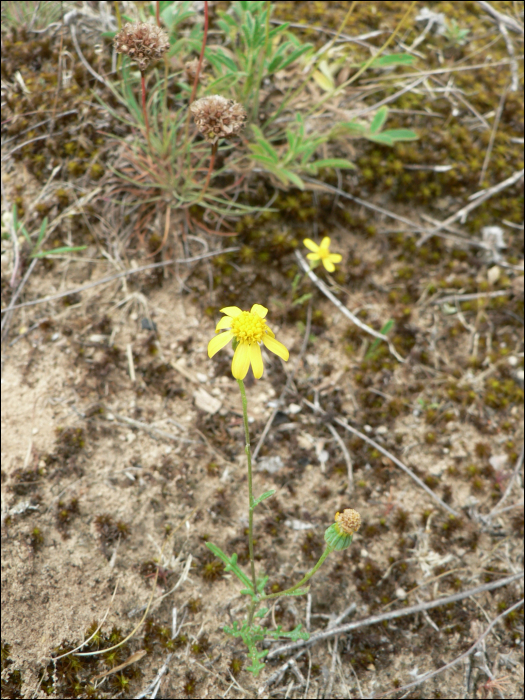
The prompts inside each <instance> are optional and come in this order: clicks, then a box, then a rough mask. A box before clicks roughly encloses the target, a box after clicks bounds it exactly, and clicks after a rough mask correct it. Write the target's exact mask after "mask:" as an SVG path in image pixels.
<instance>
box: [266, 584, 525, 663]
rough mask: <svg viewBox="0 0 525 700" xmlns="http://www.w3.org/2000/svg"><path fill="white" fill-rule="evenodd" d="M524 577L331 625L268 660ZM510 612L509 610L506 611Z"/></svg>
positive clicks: (454, 601)
mask: <svg viewBox="0 0 525 700" xmlns="http://www.w3.org/2000/svg"><path fill="white" fill-rule="evenodd" d="M521 578H523V571H520V572H518V573H517V574H514V575H513V576H508V577H507V578H503V579H500V580H499V581H491V582H490V583H485V584H483V585H482V586H477V587H476V588H471V589H469V590H468V591H463V592H461V593H454V594H453V595H450V596H447V597H446V598H438V600H431V601H429V602H427V603H420V604H419V603H418V605H412V606H410V607H409V608H401V609H400V610H392V611H391V612H388V613H383V614H382V615H373V616H371V617H367V618H365V619H364V620H356V621H355V622H348V623H347V624H346V625H341V627H331V628H330V629H327V630H324V631H323V632H318V633H317V634H313V635H312V636H311V637H310V639H308V640H301V641H298V642H294V643H292V644H286V645H284V646H282V647H278V648H277V649H272V651H270V653H269V654H268V656H267V657H266V658H267V659H268V660H270V659H274V658H275V657H276V656H280V655H281V654H288V653H290V652H291V651H294V650H295V649H299V648H300V647H305V646H310V645H311V644H315V643H316V642H319V641H321V640H323V639H328V638H330V637H335V635H337V634H348V632H351V631H352V630H356V629H359V628H361V627H368V626H370V625H376V624H378V623H379V622H385V621H386V620H395V619H396V618H398V617H405V615H415V614H416V613H419V612H422V611H423V610H432V609H433V608H438V607H440V606H441V605H448V604H449V603H456V602H457V601H459V600H463V599H464V598H470V596H473V595H477V594H478V593H485V592H486V591H493V590H495V589H497V588H502V587H503V586H507V585H509V584H511V583H514V581H518V580H519V579H521ZM505 612H506V613H508V612H510V608H509V610H506V611H505Z"/></svg>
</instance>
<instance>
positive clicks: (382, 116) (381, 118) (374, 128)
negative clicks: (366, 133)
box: [370, 107, 388, 134]
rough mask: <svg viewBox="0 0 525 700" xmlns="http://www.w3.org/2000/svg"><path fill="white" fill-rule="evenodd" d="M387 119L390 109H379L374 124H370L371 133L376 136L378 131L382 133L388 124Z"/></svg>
mask: <svg viewBox="0 0 525 700" xmlns="http://www.w3.org/2000/svg"><path fill="white" fill-rule="evenodd" d="M387 117H388V107H381V108H380V109H378V110H377V112H376V113H375V116H374V118H373V119H372V123H371V124H370V133H372V134H375V133H377V132H378V131H381V127H382V126H383V124H384V123H385V122H386V118H387Z"/></svg>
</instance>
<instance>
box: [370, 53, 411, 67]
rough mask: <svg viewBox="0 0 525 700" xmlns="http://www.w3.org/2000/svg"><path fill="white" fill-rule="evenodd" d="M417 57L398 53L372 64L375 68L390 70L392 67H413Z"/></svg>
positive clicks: (378, 59) (376, 60) (381, 58)
mask: <svg viewBox="0 0 525 700" xmlns="http://www.w3.org/2000/svg"><path fill="white" fill-rule="evenodd" d="M415 60H416V59H415V57H414V56H412V55H411V54H409V53H397V54H391V55H389V56H380V57H379V58H376V59H375V60H374V61H372V63H371V64H370V65H371V66H372V67H373V68H388V67H390V66H411V65H412V64H413V63H414V61H415Z"/></svg>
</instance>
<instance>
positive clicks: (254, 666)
mask: <svg viewBox="0 0 525 700" xmlns="http://www.w3.org/2000/svg"><path fill="white" fill-rule="evenodd" d="M327 247H328V246H325V248H327ZM221 313H222V314H224V316H223V317H222V318H221V320H220V321H219V322H218V324H217V327H216V329H215V333H216V335H215V337H213V338H212V339H211V340H210V342H209V344H208V356H209V357H210V358H211V357H213V356H214V355H215V354H216V353H217V352H219V350H221V349H222V348H224V347H225V346H226V345H228V343H229V342H230V341H231V342H232V345H233V349H234V351H235V352H234V355H233V360H232V366H231V370H232V374H233V377H234V378H235V379H236V380H237V383H238V385H239V389H240V392H241V399H242V414H243V419H244V436H245V442H246V446H245V448H244V449H245V452H246V459H247V463H248V549H249V554H250V574H249V575H248V574H246V573H245V572H244V571H243V570H242V569H241V568H240V566H239V565H238V564H237V554H232V555H231V557H229V556H228V555H227V554H225V553H224V552H223V551H222V550H221V549H220V548H219V547H217V545H215V544H212V543H211V542H207V543H206V546H207V547H208V548H209V549H210V550H211V551H212V552H213V553H214V554H215V555H216V556H217V557H219V559H221V560H222V561H223V562H224V564H225V565H226V571H231V572H232V573H234V574H235V576H237V578H238V579H239V581H240V582H241V584H242V585H243V586H244V587H243V588H242V590H241V591H240V593H241V595H246V596H248V598H249V599H250V602H249V606H248V611H247V616H246V619H245V620H244V622H243V623H242V624H239V622H237V621H234V623H233V626H232V627H228V626H225V627H224V632H225V633H226V634H229V635H232V636H233V637H241V639H242V640H243V642H244V643H245V644H246V646H247V647H248V656H249V658H250V661H251V664H250V666H248V669H247V670H248V671H251V673H253V675H254V676H257V675H258V674H259V672H260V671H261V669H263V668H264V663H262V659H264V657H265V656H266V654H268V650H263V651H258V649H257V644H258V642H262V641H263V640H264V639H265V638H266V639H278V638H279V637H288V638H290V639H291V640H292V641H297V640H299V639H304V640H306V639H308V638H309V635H308V633H307V632H305V631H303V630H302V629H301V625H300V624H299V625H297V627H296V628H295V629H293V630H292V631H291V632H283V630H282V628H281V626H279V627H277V629H276V630H268V629H266V628H263V627H262V626H261V625H260V624H258V622H259V621H261V619H262V618H263V617H265V615H266V614H267V613H268V611H269V609H268V608H267V607H264V603H265V602H266V601H269V600H272V599H275V598H278V597H280V596H297V595H304V594H306V593H307V592H308V590H309V586H305V584H306V583H307V582H308V581H309V580H310V579H311V578H312V576H313V575H314V574H315V572H316V571H317V570H318V569H319V568H320V566H321V565H322V564H323V562H324V560H325V559H326V558H327V557H328V555H329V554H331V553H332V552H333V551H334V550H342V549H346V548H347V547H349V546H350V544H351V543H352V538H353V535H354V533H355V532H356V531H357V530H358V529H359V527H360V525H361V516H360V515H359V513H358V512H357V511H355V510H352V509H351V508H348V509H346V510H344V511H343V512H342V513H336V515H335V522H334V523H333V524H332V525H330V527H329V528H327V530H326V531H325V534H324V539H325V542H326V548H325V550H324V552H323V554H322V555H321V558H320V559H319V561H318V562H317V564H316V565H315V566H314V567H313V568H312V569H311V570H310V571H309V572H308V573H307V574H306V576H304V577H303V578H302V579H301V580H300V581H298V582H297V583H296V584H294V585H293V586H292V587H291V588H288V589H287V590H285V591H279V592H278V593H271V594H268V595H267V594H266V593H265V592H264V589H265V588H266V585H267V583H268V576H265V575H264V573H261V574H259V575H257V574H256V571H255V561H254V554H253V539H254V538H253V514H254V511H255V509H256V508H257V506H258V505H259V504H260V503H262V501H264V500H266V499H267V498H270V497H271V496H272V495H273V494H274V493H275V491H273V490H272V491H266V492H265V493H263V494H262V495H261V496H258V497H257V498H255V497H254V495H253V478H252V457H251V448H250V429H249V427H248V406H247V401H246V391H245V388H244V381H243V380H244V378H245V377H246V374H247V373H248V369H249V367H250V365H251V367H252V370H253V374H254V376H255V378H256V379H260V378H261V377H262V375H263V371H264V365H263V361H262V355H261V344H264V346H265V347H266V348H267V349H268V350H270V351H271V352H273V353H275V354H276V355H278V356H279V357H281V358H282V359H283V360H285V361H287V360H288V358H289V352H288V350H287V349H286V348H285V346H284V345H283V344H282V343H280V342H279V341H278V340H276V338H275V333H274V332H273V331H272V330H271V329H270V328H269V326H267V324H266V314H267V313H268V309H266V308H265V307H264V306H261V304H254V305H253V306H252V308H251V309H250V311H242V310H241V309H239V308H238V307H237V306H227V307H226V308H224V309H221ZM261 606H262V607H261Z"/></svg>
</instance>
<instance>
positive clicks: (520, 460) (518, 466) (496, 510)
mask: <svg viewBox="0 0 525 700" xmlns="http://www.w3.org/2000/svg"><path fill="white" fill-rule="evenodd" d="M523 449H524V446H523V445H522V446H521V452H520V456H519V457H518V461H517V462H516V466H515V467H514V471H513V472H512V476H511V477H510V479H509V483H508V484H507V488H506V489H505V493H504V494H503V496H502V497H501V498H500V499H499V501H498V502H497V503H496V505H495V506H494V508H493V509H492V510H491V511H490V513H489V514H488V516H487V517H488V518H491V517H492V516H493V515H498V514H499V513H501V512H502V508H501V506H502V505H503V503H505V501H506V500H507V498H508V497H509V494H510V492H511V491H512V487H513V485H514V481H515V480H516V477H517V476H518V474H519V473H520V469H521V468H522V466H523Z"/></svg>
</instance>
